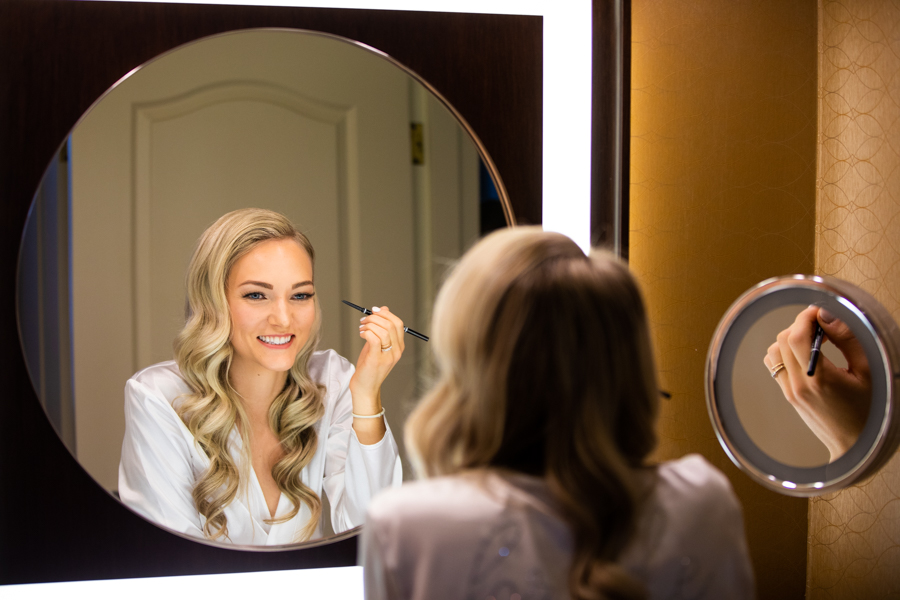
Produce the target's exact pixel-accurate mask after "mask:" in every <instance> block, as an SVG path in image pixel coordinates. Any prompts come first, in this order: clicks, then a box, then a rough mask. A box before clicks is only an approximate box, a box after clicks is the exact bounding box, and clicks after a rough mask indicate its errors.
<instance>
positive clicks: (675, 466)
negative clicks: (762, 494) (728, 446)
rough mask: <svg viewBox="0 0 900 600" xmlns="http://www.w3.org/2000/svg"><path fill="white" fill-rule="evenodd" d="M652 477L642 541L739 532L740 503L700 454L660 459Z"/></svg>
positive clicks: (718, 472) (740, 521)
mask: <svg viewBox="0 0 900 600" xmlns="http://www.w3.org/2000/svg"><path fill="white" fill-rule="evenodd" d="M654 480H655V486H654V489H653V491H652V493H651V494H650V496H649V498H648V501H647V503H646V504H645V506H644V509H643V514H642V521H643V524H644V535H645V536H647V539H645V541H648V540H656V541H655V542H652V543H653V544H657V543H659V541H660V540H661V539H670V540H679V539H682V538H686V537H687V538H694V539H695V540H698V541H699V540H700V538H703V539H707V541H709V540H713V539H718V538H720V537H722V536H726V537H727V536H730V535H732V534H734V535H737V534H738V533H740V534H741V535H743V533H742V532H743V514H742V510H741V505H740V502H739V501H738V499H737V496H736V495H735V493H734V490H732V488H731V483H730V482H729V481H728V478H727V477H725V475H724V474H723V473H722V472H721V471H719V470H718V469H717V468H715V467H714V466H713V465H711V464H710V463H709V462H707V460H706V459H705V458H703V457H702V456H699V455H696V454H691V455H688V456H685V457H684V458H681V459H678V460H673V461H669V462H666V463H663V464H661V465H659V467H658V468H657V470H656V477H655V479H654Z"/></svg>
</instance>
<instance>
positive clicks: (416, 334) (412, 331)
mask: <svg viewBox="0 0 900 600" xmlns="http://www.w3.org/2000/svg"><path fill="white" fill-rule="evenodd" d="M341 302H343V303H344V304H346V305H347V306H349V307H350V308H355V309H356V310H358V311H359V312H361V313H362V314H364V315H371V314H372V311H371V310H369V309H368V308H363V307H362V306H357V305H356V304H353V303H352V302H347V301H346V300H341ZM403 331H405V332H406V333H408V334H409V335H411V336H413V337H417V338H419V339H420V340H425V341H426V342H427V341H428V336H426V335H422V334H421V333H419V332H418V331H416V330H415V329H410V328H409V327H404V328H403Z"/></svg>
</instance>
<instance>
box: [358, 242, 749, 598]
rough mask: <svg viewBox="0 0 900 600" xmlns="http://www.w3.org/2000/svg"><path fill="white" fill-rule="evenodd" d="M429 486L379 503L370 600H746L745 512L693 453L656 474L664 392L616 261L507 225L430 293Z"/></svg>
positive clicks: (412, 433) (425, 434)
mask: <svg viewBox="0 0 900 600" xmlns="http://www.w3.org/2000/svg"><path fill="white" fill-rule="evenodd" d="M431 334H432V338H431V342H432V344H433V349H434V352H435V359H436V365H437V370H438V373H437V380H436V382H435V384H434V386H433V387H432V389H431V391H430V392H429V393H428V394H427V395H426V396H425V397H424V399H423V400H422V401H421V403H420V404H419V405H418V406H417V408H416V409H415V411H414V412H413V413H412V415H411V416H410V417H409V419H408V420H407V424H406V428H405V433H406V440H407V448H410V449H411V455H412V459H413V463H414V464H415V465H416V468H417V472H418V474H419V475H420V476H422V477H424V480H422V481H418V482H414V483H407V484H405V485H404V486H403V487H401V488H399V489H396V490H389V491H386V492H384V493H382V494H381V495H379V496H378V497H377V498H375V500H374V501H373V502H372V505H371V506H370V508H369V515H368V519H367V521H366V526H365V527H364V529H363V533H362V541H361V543H360V549H361V553H362V562H363V566H364V571H363V572H364V577H365V587H366V598H367V599H368V600H374V599H378V598H391V599H393V598H397V599H400V598H402V599H405V600H408V599H418V598H428V599H429V600H434V599H443V598H446V599H451V598H453V599H456V598H459V599H462V598H489V597H494V598H577V599H597V598H619V599H625V598H660V599H662V598H698V599H699V598H708V599H710V600H712V599H716V600H718V599H720V598H732V599H744V598H752V597H753V596H754V592H753V574H752V570H751V567H750V561H749V559H748V555H747V545H746V541H745V538H744V526H743V518H742V515H741V508H740V505H739V503H738V501H737V498H735V496H734V492H733V491H732V489H731V486H730V485H729V483H728V480H727V479H726V478H725V476H724V475H723V474H722V473H720V472H719V471H718V470H716V469H715V468H714V467H713V466H711V465H710V464H709V463H708V462H706V461H705V460H704V459H703V458H702V457H700V456H697V455H693V456H687V457H684V458H682V459H679V460H673V461H669V462H665V463H662V464H658V465H654V464H653V463H652V462H651V461H650V459H649V455H650V453H651V452H652V450H653V448H654V447H655V445H656V432H655V420H656V416H657V412H658V405H659V388H658V387H657V382H656V372H655V367H654V364H653V357H652V350H651V344H650V337H649V326H648V324H647V318H646V314H645V310H644V306H643V302H642V300H641V294H640V291H639V290H638V287H637V283H636V282H635V280H634V278H633V277H632V275H631V274H630V273H629V271H628V269H627V267H625V266H624V265H623V264H621V263H620V262H618V261H617V260H616V259H615V258H613V257H612V256H609V255H607V254H605V253H602V252H599V253H595V254H592V255H591V256H590V257H589V256H586V255H585V254H584V253H583V252H582V251H581V249H580V248H579V247H578V246H577V245H576V244H575V243H574V242H573V241H572V240H570V239H569V238H567V237H565V236H563V235H560V234H556V233H547V232H542V231H540V230H539V229H538V228H529V227H517V228H515V229H508V230H504V231H500V232H496V233H493V234H491V235H490V236H488V237H486V238H485V239H484V240H482V241H481V242H479V243H478V244H476V245H475V246H474V247H473V248H472V249H471V250H470V251H469V252H468V253H466V255H465V256H464V257H463V258H462V261H461V262H460V263H459V265H458V266H457V267H456V269H455V270H454V271H453V273H452V274H451V276H450V278H449V279H448V280H447V282H446V283H445V284H444V286H443V288H442V289H441V292H440V294H439V295H438V298H437V301H436V303H435V308H434V318H433V322H432V327H431Z"/></svg>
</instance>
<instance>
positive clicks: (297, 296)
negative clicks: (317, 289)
mask: <svg viewBox="0 0 900 600" xmlns="http://www.w3.org/2000/svg"><path fill="white" fill-rule="evenodd" d="M314 295H315V294H314V293H299V294H294V300H309V299H310V298H312V297H313V296H314Z"/></svg>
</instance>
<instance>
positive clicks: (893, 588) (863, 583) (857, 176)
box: [807, 0, 900, 599]
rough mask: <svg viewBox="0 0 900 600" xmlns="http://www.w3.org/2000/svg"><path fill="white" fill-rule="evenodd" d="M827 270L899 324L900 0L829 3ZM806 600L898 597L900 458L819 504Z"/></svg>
mask: <svg viewBox="0 0 900 600" xmlns="http://www.w3.org/2000/svg"><path fill="white" fill-rule="evenodd" d="M819 19H820V21H819V27H820V30H819V164H818V177H817V187H818V200H817V205H816V213H817V216H816V267H817V270H818V272H820V273H822V274H827V275H834V276H837V277H840V278H842V279H846V280H848V281H851V282H853V283H855V284H856V285H858V286H860V287H862V288H864V289H866V290H867V291H869V292H870V293H872V294H873V295H874V296H875V297H876V298H877V299H878V300H879V301H880V302H881V303H882V304H883V305H884V306H885V307H886V308H887V309H888V310H889V311H891V313H892V314H893V316H894V318H895V319H898V320H900V2H898V1H897V0H894V1H890V0H845V1H843V2H840V1H838V2H835V1H831V0H820V7H819ZM808 560H809V582H808V583H809V590H808V594H807V596H808V598H810V599H825V598H829V599H831V598H835V599H837V598H841V599H844V598H848V599H849V598H898V597H900V459H898V457H897V456H895V457H894V459H893V460H892V461H891V462H890V463H888V465H887V466H885V467H884V469H882V470H881V471H880V472H879V473H878V474H877V475H875V477H873V478H872V479H870V480H869V481H867V482H865V483H863V484H861V485H858V486H854V487H851V488H849V489H847V490H844V491H842V492H839V493H836V494H832V495H829V496H825V497H822V498H819V499H815V500H812V501H810V506H809V558H808Z"/></svg>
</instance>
